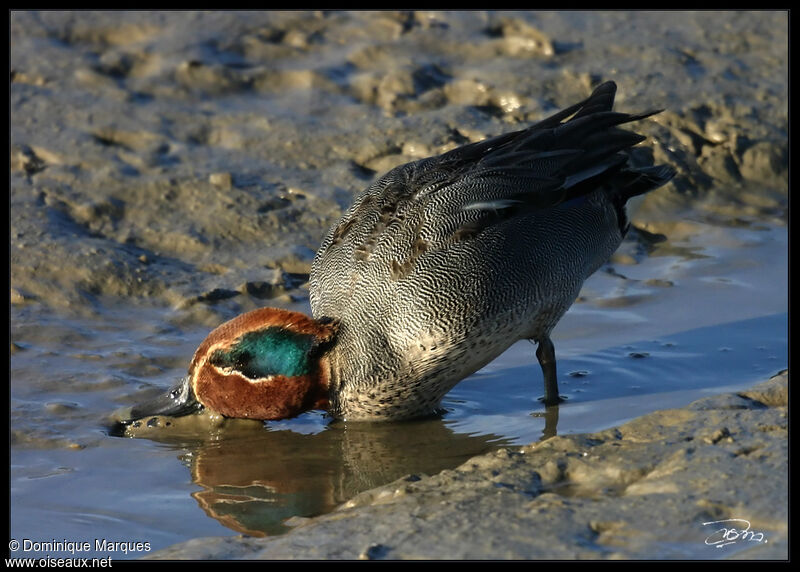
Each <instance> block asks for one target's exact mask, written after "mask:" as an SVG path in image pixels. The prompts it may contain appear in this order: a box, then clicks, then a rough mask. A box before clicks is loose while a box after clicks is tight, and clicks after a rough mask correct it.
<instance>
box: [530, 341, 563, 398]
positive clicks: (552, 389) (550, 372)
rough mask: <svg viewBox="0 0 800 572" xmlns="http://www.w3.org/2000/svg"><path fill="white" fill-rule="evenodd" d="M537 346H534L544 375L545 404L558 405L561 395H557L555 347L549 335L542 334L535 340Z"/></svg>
mask: <svg viewBox="0 0 800 572" xmlns="http://www.w3.org/2000/svg"><path fill="white" fill-rule="evenodd" d="M537 341H538V343H539V346H538V347H537V348H536V358H537V359H538V360H539V365H541V366H542V374H543V375H544V399H543V400H542V401H544V404H545V405H558V403H560V402H561V401H563V400H562V399H561V397H559V395H558V377H557V376H556V349H555V347H554V346H553V342H552V341H551V340H550V337H549V336H543V337H542V338H540V339H539V340H537Z"/></svg>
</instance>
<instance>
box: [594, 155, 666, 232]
mask: <svg viewBox="0 0 800 572" xmlns="http://www.w3.org/2000/svg"><path fill="white" fill-rule="evenodd" d="M674 176H675V169H673V168H672V167H671V166H669V165H654V166H652V167H636V168H633V167H628V168H626V169H623V170H621V171H620V172H618V173H617V174H616V175H615V177H614V180H613V181H612V182H611V184H610V185H609V188H612V189H614V191H613V194H612V196H611V200H612V201H613V203H614V206H615V207H616V210H617V220H618V221H619V230H620V232H621V233H622V236H625V234H626V233H627V232H628V229H629V228H630V220H629V215H628V210H627V208H626V204H627V203H628V201H629V200H630V199H632V198H633V197H638V196H639V195H643V194H645V193H649V192H650V191H652V190H655V189H657V188H658V187H660V186H661V185H664V184H666V183H668V182H669V181H670V180H671V179H672V178H673V177H674Z"/></svg>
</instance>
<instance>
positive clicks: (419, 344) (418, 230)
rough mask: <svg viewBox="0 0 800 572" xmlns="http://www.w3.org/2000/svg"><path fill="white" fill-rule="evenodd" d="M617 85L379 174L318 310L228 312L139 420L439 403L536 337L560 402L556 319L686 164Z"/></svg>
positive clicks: (318, 292) (321, 255)
mask: <svg viewBox="0 0 800 572" xmlns="http://www.w3.org/2000/svg"><path fill="white" fill-rule="evenodd" d="M616 89H617V86H616V84H615V83H614V82H611V81H609V82H605V83H603V84H601V85H599V86H598V87H597V88H596V89H595V90H594V91H593V92H592V93H591V95H590V96H589V97H588V98H586V99H584V100H583V101H580V102H578V103H576V104H574V105H571V106H569V107H567V108H565V109H563V110H561V111H559V112H557V113H555V114H553V115H551V116H550V117H547V118H546V119H544V120H542V121H539V122H538V123H536V124H534V125H532V126H530V127H527V128H525V129H522V130H518V131H512V132H508V133H505V134H502V135H498V136H495V137H491V138H487V139H485V140H482V141H478V142H473V143H468V144H466V145H463V146H461V147H458V148H455V149H453V150H450V151H447V152H445V153H443V154H440V155H437V156H433V157H429V158H425V159H421V160H417V161H413V162H410V163H407V164H405V165H401V166H398V167H396V168H394V169H392V170H390V171H389V172H388V173H386V174H385V175H383V176H382V177H380V178H378V179H377V180H375V181H374V182H373V183H372V184H371V185H369V187H368V188H367V189H366V190H364V191H363V192H362V193H360V194H359V195H357V196H356V198H355V200H354V202H353V203H352V206H350V208H349V209H348V210H347V211H346V212H345V213H344V214H343V215H342V216H341V218H340V219H339V220H338V221H337V222H336V223H335V224H334V225H333V226H332V227H331V228H330V229H329V230H328V232H327V234H326V235H325V236H324V238H323V240H322V244H321V246H320V248H319V250H318V251H317V253H316V256H315V257H314V260H313V263H312V265H311V272H310V276H309V300H310V305H311V314H312V316H311V317H309V316H306V315H305V314H303V313H300V312H295V311H289V310H284V309H279V308H260V309H257V310H254V311H250V312H247V313H244V314H242V315H240V316H237V317H235V318H233V319H232V320H230V321H227V322H225V323H223V324H222V325H220V326H219V327H217V328H216V329H214V330H213V331H212V332H211V333H210V334H209V335H208V337H207V338H206V339H205V340H204V341H203V342H202V343H201V344H200V346H199V347H198V348H197V351H196V352H195V353H194V356H193V358H192V361H191V363H190V365H189V369H188V374H187V376H186V377H185V378H183V379H182V380H181V382H180V383H179V384H178V385H177V386H176V387H175V388H173V389H172V390H170V391H169V392H168V393H167V394H166V395H164V396H162V397H160V398H158V399H156V400H154V401H152V402H148V403H145V404H141V405H138V406H134V407H132V408H131V410H130V414H129V418H130V419H140V418H144V417H147V416H151V415H173V416H176V415H186V414H189V413H195V412H198V411H200V410H202V409H209V410H211V411H213V412H216V413H218V414H220V415H222V416H224V417H235V418H250V419H260V420H278V419H286V418H291V417H295V416H297V415H300V414H301V413H304V412H306V411H310V410H316V409H321V410H324V411H327V414H328V415H330V416H332V417H334V418H337V419H343V420H346V421H396V420H404V419H410V418H416V417H424V416H428V415H432V414H433V415H435V414H437V413H438V412H440V411H441V410H440V403H441V400H442V398H443V397H444V396H445V394H447V393H448V392H449V391H450V390H451V389H452V388H453V387H454V386H455V385H456V384H457V383H458V382H459V381H461V380H462V379H464V378H465V377H467V376H469V375H471V374H472V373H474V372H476V371H478V370H479V369H481V368H483V367H484V366H486V365H487V364H488V363H489V362H491V361H492V360H494V359H495V358H496V357H497V356H499V355H500V354H501V353H503V352H504V351H505V350H506V349H508V348H509V347H510V346H511V345H512V344H513V343H515V342H517V341H519V340H525V339H527V340H531V341H533V342H534V343H536V344H537V349H536V357H537V359H538V362H539V364H540V366H541V370H542V376H543V382H544V396H543V398H541V400H542V401H543V402H544V404H545V406H547V407H550V406H557V405H558V404H559V403H560V402H561V401H562V400H563V399H562V397H561V396H560V395H559V391H558V380H557V368H556V356H555V348H554V345H553V341H552V339H551V333H552V331H553V329H554V328H555V326H556V324H557V323H558V322H559V320H560V319H561V317H562V316H563V315H564V314H565V313H566V311H567V310H568V309H569V308H570V306H571V305H572V303H573V302H574V301H575V300H576V298H577V297H578V294H579V291H580V289H581V287H582V285H583V283H584V281H585V280H586V279H587V278H588V277H589V276H590V275H592V274H593V273H594V272H595V271H596V270H598V268H600V267H601V266H602V265H603V264H605V263H606V262H607V261H608V259H609V257H610V256H611V255H612V254H613V253H614V251H615V250H616V249H617V248H618V247H619V246H620V244H621V243H622V240H623V238H624V237H625V235H626V233H627V232H628V230H629V228H630V220H629V216H628V213H627V209H626V203H627V202H628V201H629V199H631V198H633V197H637V196H640V195H643V194H645V193H648V192H650V191H652V190H654V189H657V188H658V187H660V186H662V185H664V184H665V183H667V182H668V181H669V180H670V179H672V178H673V176H674V175H675V170H674V169H673V168H672V167H671V166H669V165H654V166H635V165H634V164H633V162H632V160H631V156H630V150H631V148H633V147H634V146H636V145H638V144H639V143H641V142H643V141H644V140H645V137H644V136H643V135H640V134H637V133H634V132H632V131H629V130H626V129H623V128H621V126H622V125H624V124H627V123H631V122H634V121H640V120H642V119H645V118H647V117H650V116H651V115H654V114H656V113H659V112H660V111H661V110H653V111H647V112H644V113H638V114H628V113H621V112H616V111H613V109H612V108H613V104H614V98H615V94H616Z"/></svg>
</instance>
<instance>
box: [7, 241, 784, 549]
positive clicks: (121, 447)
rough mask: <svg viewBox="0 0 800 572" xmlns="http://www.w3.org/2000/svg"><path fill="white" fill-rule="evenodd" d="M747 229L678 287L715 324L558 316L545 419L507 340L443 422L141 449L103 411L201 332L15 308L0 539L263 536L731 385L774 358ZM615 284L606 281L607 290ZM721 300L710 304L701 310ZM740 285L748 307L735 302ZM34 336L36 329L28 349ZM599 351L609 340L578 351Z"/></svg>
mask: <svg viewBox="0 0 800 572" xmlns="http://www.w3.org/2000/svg"><path fill="white" fill-rule="evenodd" d="M731 232H737V233H741V232H743V231H731ZM759 232H761V233H762V234H763V235H764V236H763V238H764V241H763V244H762V246H760V247H758V248H754V249H753V251H752V256H753V258H750V259H749V263H748V264H744V265H743V266H745V267H746V271H741V270H734V269H728V271H727V272H726V276H727V279H726V280H720V278H722V277H723V276H722V275H716V274H715V275H706V276H703V275H702V273H696V274H695V276H694V277H693V279H692V280H691V281H690V282H693V283H695V284H696V285H695V286H694V287H692V286H687V289H686V290H684V292H688V291H690V290H691V291H692V294H693V296H692V299H693V300H694V304H696V305H697V307H698V308H700V307H703V308H705V311H704V312H699V311H698V313H697V316H696V317H695V318H692V320H695V319H696V320H697V321H699V322H709V321H712V320H713V316H714V315H715V314H716V318H717V322H716V323H713V324H712V325H706V326H704V327H700V328H692V329H686V330H680V328H681V327H682V326H683V321H684V320H687V319H689V318H688V317H687V316H686V314H685V313H683V312H681V316H680V317H679V318H676V317H675V316H670V315H669V314H668V313H667V311H666V310H664V308H663V307H662V306H664V305H667V301H666V300H662V299H661V296H654V297H653V298H652V299H650V298H646V299H645V301H638V302H637V303H634V304H627V305H625V306H623V307H622V308H611V309H607V308H603V307H598V306H597V305H596V304H594V303H592V302H588V301H587V302H584V303H579V304H577V305H576V306H574V308H573V310H572V311H571V312H570V314H569V315H568V317H567V318H565V320H564V322H563V326H564V327H563V328H562V327H561V326H559V328H558V329H557V334H558V335H557V336H556V344H557V352H558V355H559V368H560V372H561V375H560V379H561V391H562V394H564V395H565V396H566V397H567V398H568V400H567V402H566V403H565V404H564V405H562V406H561V407H559V408H558V413H557V415H555V416H554V415H553V414H552V413H550V414H548V413H546V411H545V409H544V408H543V407H542V406H541V404H539V403H538V402H537V401H536V399H535V398H536V396H538V395H540V392H541V389H542V388H541V373H540V371H539V368H538V365H537V364H536V362H535V358H534V355H533V352H534V346H533V345H532V344H530V343H528V342H519V343H518V344H516V345H514V346H513V347H512V348H511V349H510V350H509V351H508V352H506V353H505V354H504V355H503V356H501V357H500V358H498V359H497V360H495V361H494V362H493V363H492V364H490V365H489V366H487V367H486V368H484V369H483V370H481V371H480V372H477V373H476V374H474V375H473V376H471V377H469V378H467V379H466V380H465V381H463V382H462V383H461V384H459V385H458V386H457V387H456V388H455V389H454V390H453V391H451V392H450V394H448V396H447V397H446V399H445V400H444V403H443V406H444V408H445V409H446V411H447V412H446V413H445V414H444V415H443V417H442V418H437V419H426V420H420V421H414V422H406V423H392V424H358V423H342V422H336V421H332V420H330V419H328V418H326V417H324V416H323V415H322V414H320V413H319V412H312V413H308V414H305V415H303V416H302V417H300V418H298V419H294V420H288V421H283V422H272V423H267V424H265V425H263V426H262V425H261V424H259V423H252V422H237V421H234V422H231V423H229V424H227V425H225V426H223V427H222V428H221V429H218V430H216V431H213V432H212V433H211V434H208V435H206V436H205V437H202V436H201V435H198V434H192V433H191V432H189V433H185V434H177V435H175V434H174V433H170V432H169V431H165V430H163V429H162V430H159V429H152V430H150V431H149V432H148V431H146V430H145V431H143V432H142V435H143V436H149V437H152V440H148V439H123V438H117V437H109V436H108V435H107V433H106V428H105V425H104V419H103V417H104V416H105V415H107V414H108V413H110V412H111V411H112V410H114V409H115V408H117V407H119V406H121V405H125V404H131V403H135V402H137V401H141V400H142V399H144V398H145V397H146V396H150V395H151V394H153V393H155V392H156V391H162V390H163V389H164V388H165V387H166V386H168V385H169V384H170V383H171V382H172V381H174V380H175V379H177V378H178V377H179V376H180V375H181V374H182V373H183V369H184V367H185V361H186V360H187V359H188V356H190V354H191V352H192V350H193V348H194V346H195V345H196V344H197V343H199V341H200V340H201V339H202V337H203V336H204V334H205V331H204V330H199V329H194V330H189V331H187V330H184V329H182V328H180V327H178V326H175V325H172V324H170V316H171V315H172V313H173V312H171V311H169V310H157V309H151V310H149V311H144V310H142V309H138V310H137V311H136V313H135V316H131V315H130V314H131V313H130V311H127V310H125V309H119V310H116V311H114V312H108V313H107V314H106V315H105V316H101V317H98V318H97V319H93V320H89V319H83V320H64V319H61V318H58V317H50V318H43V317H42V316H41V315H38V314H33V315H32V316H27V315H26V312H18V311H15V313H14V316H13V322H14V324H15V331H16V332H18V334H17V336H15V338H16V339H18V340H19V341H17V342H16V343H17V344H18V345H19V346H20V347H21V348H24V349H20V350H18V351H16V352H15V353H14V355H13V356H12V372H13V384H12V428H13V440H12V445H13V446H12V455H11V510H12V529H11V532H12V537H16V538H35V539H50V538H55V539H62V538H65V539H76V540H77V539H95V538H101V539H102V538H105V539H107V540H140V541H143V542H149V543H150V546H151V548H152V549H153V550H155V549H158V548H161V547H164V546H167V545H169V544H171V543H174V542H177V541H180V540H185V539H189V538H194V537H197V536H203V535H225V534H231V533H233V532H234V531H235V532H241V533H245V534H249V535H263V534H277V533H280V532H283V531H285V530H287V527H286V525H284V524H283V522H284V521H285V519H287V518H290V517H293V516H301V517H302V516H313V515H316V514H320V513H323V512H326V511H329V510H331V509H333V508H334V507H335V506H337V505H338V504H340V503H342V502H344V501H345V500H347V499H349V498H350V497H352V496H353V495H355V494H356V493H358V492H360V491H362V490H366V489H369V488H372V487H374V486H377V485H380V484H384V483H386V482H389V481H391V480H394V479H396V478H399V477H401V476H403V475H408V474H415V473H428V474H430V473H434V472H437V471H439V470H441V469H445V468H452V467H454V466H457V465H459V464H460V463H462V462H463V461H465V460H467V459H468V458H469V457H471V456H473V455H476V454H479V453H483V452H486V451H488V450H491V449H492V448H494V447H499V446H506V445H514V444H524V443H528V442H531V441H535V440H538V439H541V438H543V437H544V436H545V435H551V434H555V433H559V434H564V433H574V432H587V431H596V430H600V429H603V428H606V427H610V426H613V425H616V424H619V423H622V422H624V421H626V420H629V419H631V418H633V417H636V416H639V415H642V414H643V413H646V412H649V411H652V410H655V409H663V408H670V407H678V406H682V405H685V404H686V403H688V402H690V401H692V400H695V399H698V398H700V397H702V396H705V395H708V394H711V393H720V392H723V391H732V390H737V389H743V388H745V387H747V386H749V385H751V384H752V383H754V382H756V381H759V380H762V379H765V378H767V377H769V376H770V375H772V374H774V373H776V372H777V371H779V370H781V369H783V368H785V367H787V365H788V341H787V340H788V336H787V330H788V315H787V314H786V312H780V311H779V310H780V309H781V307H783V308H784V309H785V308H786V299H785V295H786V291H785V288H784V286H782V283H781V281H780V271H778V272H777V273H778V276H777V277H768V276H767V277H765V272H766V269H764V268H762V267H761V262H762V261H767V262H769V261H770V257H771V256H773V255H774V256H778V257H780V256H781V253H783V254H785V249H786V241H785V234H786V233H785V230H784V229H775V230H764V231H759ZM698 251H701V252H702V250H698ZM767 251H769V252H767ZM700 260H701V261H702V264H706V265H709V267H710V268H715V267H718V265H719V264H720V260H719V259H717V260H716V262H714V263H712V259H711V258H702V259H700ZM736 260H737V266H738V265H740V263H742V262H744V261H745V259H744V258H742V257H739V258H737V259H736ZM651 263H652V268H651V272H652V271H653V270H654V269H661V268H663V266H664V263H663V261H659V260H658V257H651V258H649V259H647V260H646V261H644V262H643V263H642V265H645V266H647V265H650V264H651ZM683 263H688V262H687V261H686V260H684V261H683ZM671 264H672V266H675V265H678V266H680V264H681V261H679V260H673V261H672V262H671ZM695 264H699V263H697V262H695ZM697 270H699V269H698V268H695V271H697ZM773 270H774V269H773ZM651 275H657V274H651ZM611 276H612V275H610V274H606V275H602V274H601V275H598V276H595V277H594V278H593V279H592V280H591V281H590V282H589V283H587V287H586V289H585V290H586V291H591V290H594V289H597V290H604V289H606V288H609V285H606V284H605V282H606V281H608V280H612V278H610V277H611ZM765 278H770V279H769V280H765ZM784 278H785V276H784ZM621 280H622V279H620V278H618V277H613V280H612V282H615V285H614V286H613V288H614V289H618V288H619V287H620V284H619V283H618V282H620V281H621ZM762 281H764V282H765V284H762V283H761V282H762ZM626 282H627V281H626ZM769 284H771V285H772V288H771V289H770V288H769ZM783 284H784V285H785V282H784V283H783ZM721 285H722V286H721ZM675 289H676V288H672V289H666V291H668V292H672V291H673V290H675ZM721 289H722V290H723V291H724V292H725V295H727V296H728V299H727V300H726V303H725V304H717V303H716V302H715V300H717V299H718V298H719V296H721V294H720V290H721ZM662 290H663V288H662ZM756 291H757V292H759V299H760V300H761V302H760V303H759V304H757V305H756V304H750V303H749V302H748V299H749V298H750V297H752V295H753V293H754V292H756ZM659 292H661V290H660V291H659ZM737 298H738V300H737ZM737 301H738V304H737ZM729 304H731V305H733V307H734V308H741V306H742V305H745V304H746V305H748V306H749V308H750V309H751V310H752V311H751V312H743V311H742V310H741V309H738V310H735V311H732V310H731V306H729ZM759 312H760V313H761V315H758V316H757V317H743V318H742V319H739V320H735V321H728V320H730V317H731V315H735V314H737V313H738V314H740V315H745V314H748V313H754V314H759ZM654 316H655V318H654ZM658 317H660V318H661V319H658ZM28 320H31V321H30V322H29V321H28ZM42 328H44V329H46V330H47V331H48V334H47V336H42V337H43V338H44V339H42V340H37V335H36V332H37V331H39V332H40V331H41V329H42ZM608 328H611V331H608V332H607V334H606V335H605V336H600V337H598V336H597V332H598V331H602V330H605V329H608ZM676 329H677V330H678V331H677V332H675V331H674V330H676ZM23 340H26V341H23ZM606 340H609V341H611V343H614V344H615V345H613V346H611V347H605V348H601V349H594V348H596V347H597V346H598V345H600V344H602V343H603V341H606ZM587 348H593V349H589V350H587ZM109 531H113V533H110V532H109ZM98 554H100V555H105V554H107V552H99V553H98ZM112 556H116V557H119V558H122V557H125V555H124V554H115V555H112Z"/></svg>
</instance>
